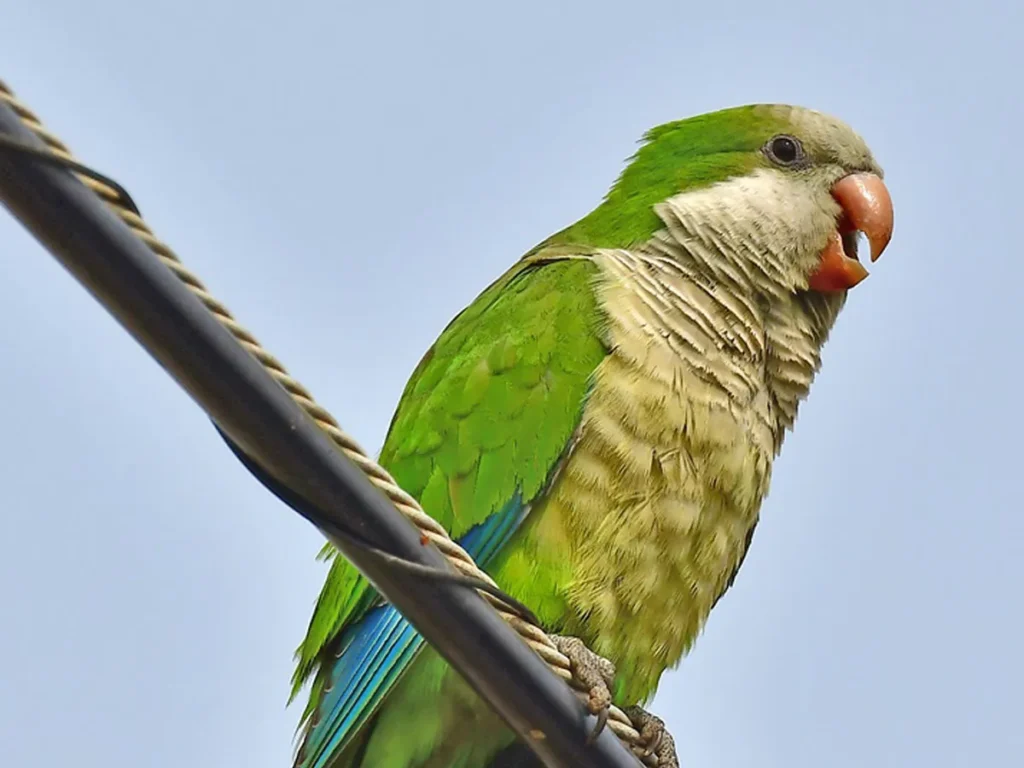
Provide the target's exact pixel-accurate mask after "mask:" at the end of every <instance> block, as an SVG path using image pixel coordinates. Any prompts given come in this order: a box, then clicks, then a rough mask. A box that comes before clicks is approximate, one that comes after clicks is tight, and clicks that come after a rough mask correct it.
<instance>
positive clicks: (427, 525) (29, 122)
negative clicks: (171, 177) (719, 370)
mask: <svg viewBox="0 0 1024 768" xmlns="http://www.w3.org/2000/svg"><path fill="white" fill-rule="evenodd" d="M0 102H2V103H4V104H6V105H7V106H8V107H10V108H11V109H12V110H13V111H14V112H15V113H16V114H17V115H18V117H19V118H20V119H21V121H22V122H23V123H24V124H25V126H26V127H28V128H29V129H30V130H31V131H32V132H33V133H35V135H36V136H38V137H39V138H40V139H41V140H42V141H43V142H44V143H45V144H46V147H47V149H48V150H49V151H50V152H51V153H52V154H53V155H55V156H57V157H58V158H61V159H63V160H66V161H68V162H69V163H74V164H79V165H80V163H79V161H78V160H76V159H75V158H74V156H73V155H72V154H71V151H70V150H69V149H68V147H67V146H66V145H65V144H64V143H63V142H62V141H61V140H60V139H59V138H57V136H55V135H54V134H53V133H52V132H50V131H49V130H48V129H47V128H46V127H45V126H44V125H43V123H42V121H41V120H40V119H39V118H38V117H37V116H36V115H35V113H34V112H32V110H31V109H29V108H28V107H27V106H26V105H25V104H24V103H22V102H21V101H19V100H18V99H17V98H16V97H15V95H14V93H13V92H12V91H11V90H10V88H9V87H8V86H7V85H6V84H5V83H4V82H3V81H2V80H0ZM75 176H76V177H77V178H78V179H79V180H80V181H81V182H82V183H83V184H85V185H86V187H88V188H89V189H90V190H92V191H93V192H94V193H95V194H96V195H97V196H99V198H100V199H101V200H103V202H104V203H106V204H107V206H108V207H109V208H110V209H111V210H112V211H113V212H114V213H115V214H116V215H117V216H118V217H119V218H120V219H121V221H123V222H124V223H125V224H126V225H127V226H128V227H129V229H131V230H132V232H133V233H134V234H135V235H136V236H137V237H139V238H140V239H141V240H142V241H143V242H144V243H145V244H146V245H147V246H148V247H149V249H150V251H152V252H153V254H154V255H155V256H156V257H157V258H158V259H159V260H160V261H161V263H163V264H164V265H165V266H166V267H167V268H168V269H170V270H171V271H172V272H173V273H174V275H175V276H176V277H177V278H178V279H179V280H180V281H181V282H182V283H184V285H185V286H186V287H187V288H188V289H189V291H191V292H192V294H194V295H195V296H196V297H197V298H198V299H199V300H200V301H201V302H202V303H203V305H204V306H205V307H206V308H207V309H208V310H209V311H210V312H211V313H213V315H214V317H216V318H217V320H218V321H219V322H220V323H221V325H223V326H224V327H225V328H226V329H227V330H228V331H229V332H230V333H231V335H232V336H233V337H234V338H235V340H236V341H238V343H239V344H241V345H242V346H243V347H244V348H245V349H246V350H247V351H248V352H249V353H250V354H251V355H252V356H253V357H255V358H256V359H257V360H258V361H259V362H260V364H262V365H263V367H264V368H265V369H266V371H267V372H268V373H269V374H270V375H271V376H272V377H273V378H274V380H275V381H277V383H278V384H280V385H281V386H282V387H284V389H285V391H287V392H288V394H289V395H291V397H292V398H293V399H294V400H295V402H296V403H298V405H299V406H300V407H301V408H302V409H303V410H304V411H305V412H306V413H307V414H309V416H310V417H311V418H312V419H313V421H314V422H315V423H316V425H317V426H318V427H320V429H322V430H323V431H324V432H326V433H327V434H328V435H329V436H330V438H331V440H332V441H333V442H334V443H335V445H337V447H338V448H339V449H340V450H341V452H342V453H343V454H344V455H345V456H346V458H348V459H349V460H350V461H351V462H353V463H354V464H355V465H356V466H357V467H359V469H360V470H361V471H362V472H363V474H364V475H366V477H367V478H368V479H369V480H370V482H371V483H373V485H374V486H375V487H376V488H377V489H378V490H380V491H381V492H382V493H383V494H384V495H385V496H387V498H388V499H389V500H390V501H391V502H392V503H393V504H394V505H395V507H397V508H398V510H399V511H400V512H401V513H402V514H403V515H405V517H406V518H408V519H409V521H410V522H411V523H412V524H413V525H415V526H416V528H417V529H418V530H419V531H420V533H421V534H422V536H423V537H425V538H426V539H427V540H428V541H430V542H431V543H432V544H434V546H436V547H437V548H438V549H439V550H440V551H441V553H442V554H443V555H444V556H445V558H446V559H447V560H448V562H449V563H451V565H452V566H453V567H454V568H455V569H456V571H458V572H459V573H460V574H462V575H464V576H467V577H469V578H474V579H480V580H482V581H484V582H486V583H488V584H491V585H493V586H495V587H496V586H497V585H496V584H495V582H494V581H493V579H491V577H490V576H489V575H488V574H487V573H486V572H485V571H483V570H482V569H481V568H479V567H478V566H477V565H476V563H475V562H474V561H473V558H471V557H470V556H469V554H468V553H467V552H466V551H465V550H464V549H463V548H462V547H460V546H459V545H458V544H457V543H456V542H454V541H453V540H452V539H451V538H450V537H449V536H448V533H447V531H445V530H444V528H442V527H441V525H440V524H439V523H438V522H437V521H436V520H434V519H433V518H432V517H430V515H428V514H427V513H426V512H424V511H423V508H422V507H421V506H420V505H419V503H418V502H417V501H416V499H414V498H413V497H412V496H411V495H409V494H408V493H407V492H406V491H405V490H403V489H402V487H401V486H399V485H398V483H397V482H395V479H394V478H393V477H392V476H391V475H390V474H389V473H388V471H387V470H385V469H384V468H383V467H382V466H380V465H379V464H378V463H377V462H375V461H374V460H373V459H372V458H370V456H369V455H368V454H367V453H366V451H365V450H363V448H362V447H361V446H360V445H359V444H358V443H357V442H356V441H355V440H354V439H353V438H352V437H351V436H349V435H348V434H347V433H346V432H345V431H344V430H343V429H342V428H341V425H340V424H339V423H338V421H337V419H335V418H334V416H332V415H331V414H330V412H328V411H327V409H326V408H324V407H323V406H322V405H320V404H319V403H317V402H316V400H315V399H314V398H313V395H312V394H310V392H309V391H308V390H307V389H306V388H305V387H304V386H303V385H302V384H301V383H300V382H299V381H297V380H296V379H295V378H293V377H292V375H291V374H289V373H288V371H287V369H286V368H285V367H284V365H283V364H282V363H281V362H280V361H279V360H278V359H277V358H276V357H274V356H273V355H272V354H271V353H270V352H268V351H267V350H266V349H264V347H263V346H262V345H261V344H260V343H259V341H257V340H256V337H255V336H253V335H252V333H251V332H250V331H249V330H248V329H246V328H245V327H244V326H243V325H242V324H241V323H239V322H238V320H236V319H235V317H234V316H233V315H232V314H231V312H230V311H229V310H228V309H227V307H225V306H224V304H222V303H221V302H220V301H219V300H218V299H217V298H216V297H215V296H213V294H211V293H210V292H209V291H208V290H207V288H206V286H205V285H203V282H202V281H201V280H200V279H199V277H198V276H196V274H195V273H193V272H192V271H190V270H189V269H188V268H187V267H186V266H185V265H184V264H183V263H182V261H181V259H180V258H179V257H178V255H177V254H176V253H174V251H172V250H171V248H170V247H169V246H168V245H167V244H165V243H164V242H162V241H161V240H160V239H159V238H157V237H156V235H154V234H153V232H152V230H151V229H150V228H149V226H148V225H147V224H146V222H145V221H144V220H143V219H142V217H141V216H140V215H139V214H138V213H137V212H136V211H134V210H133V209H132V203H131V200H130V199H129V198H126V196H125V194H124V191H123V190H120V189H117V188H116V187H114V186H111V185H110V184H108V183H105V182H104V181H101V180H99V179H97V178H94V177H92V176H88V175H85V174H83V173H79V172H75ZM478 594H480V595H481V596H482V597H483V598H484V599H485V600H487V601H488V602H489V603H490V604H491V606H492V607H493V608H494V610H496V611H497V612H498V614H499V615H500V616H501V618H502V619H503V620H504V621H505V622H507V623H508V624H509V625H510V626H511V627H512V628H513V629H514V630H515V631H516V633H518V634H519V636H520V637H521V638H522V640H523V641H524V642H525V643H526V644H527V645H528V646H529V647H530V648H532V649H533V650H534V651H535V652H536V653H537V654H538V655H539V656H540V657H541V658H542V659H543V660H544V662H545V663H547V665H548V666H549V667H550V668H551V669H552V670H553V671H554V673H555V674H556V675H558V676H559V677H560V678H562V679H563V680H565V681H566V682H567V683H569V684H570V685H572V687H573V688H574V689H575V690H576V693H577V695H578V696H579V697H580V698H581V699H582V700H583V701H586V700H587V693H586V686H585V685H583V684H582V683H580V682H579V681H578V680H576V679H575V678H574V677H573V674H572V666H571V664H570V661H569V659H568V658H567V657H566V656H565V655H564V654H562V653H561V652H560V651H559V650H558V649H557V648H556V647H555V644H554V642H552V640H551V638H549V637H548V636H547V635H546V634H545V633H544V631H543V630H542V629H541V628H540V627H539V626H537V625H536V624H534V623H532V622H529V621H527V620H525V619H524V618H522V617H521V616H519V615H517V614H516V613H515V611H514V610H513V609H512V608H510V607H509V606H507V605H505V604H504V603H502V601H501V600H500V599H499V598H498V597H496V596H494V595H491V594H489V593H487V592H481V591H478ZM608 727H609V728H611V730H612V731H613V732H614V733H615V735H616V736H618V737H619V739H620V740H622V741H623V742H624V743H625V744H626V745H627V746H629V747H630V748H631V749H632V751H633V753H634V754H635V755H636V756H637V757H638V758H639V759H640V760H641V761H643V762H644V763H645V764H647V765H651V766H654V765H656V761H655V760H654V756H653V755H651V754H650V753H649V752H648V750H647V749H646V748H645V747H644V746H643V742H642V741H641V738H640V734H639V733H638V732H637V730H636V729H635V728H634V727H633V724H632V722H631V720H630V719H629V717H627V715H626V714H625V713H624V712H623V711H622V710H620V709H618V708H617V707H615V706H614V705H612V706H611V707H610V709H609V710H608Z"/></svg>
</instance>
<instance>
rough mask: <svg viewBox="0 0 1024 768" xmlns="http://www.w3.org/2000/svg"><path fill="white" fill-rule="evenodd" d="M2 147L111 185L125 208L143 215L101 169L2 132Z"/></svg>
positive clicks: (125, 191) (122, 188)
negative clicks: (23, 142) (98, 169)
mask: <svg viewBox="0 0 1024 768" xmlns="http://www.w3.org/2000/svg"><path fill="white" fill-rule="evenodd" d="M0 149H6V150H8V151H12V152H19V153H21V154H23V155H29V156H30V157H34V158H35V159H36V160H41V161H42V162H44V163H46V164H47V165H54V166H57V167H58V168H67V169H68V170H71V171H74V172H75V173H80V174H82V175H83V176H88V177H89V178H90V179H92V180H93V181H98V182H99V183H100V184H104V185H105V186H108V187H110V188H111V189H112V190H114V191H115V192H116V193H117V197H118V202H120V203H121V205H123V206H124V207H125V208H127V209H128V210H129V211H131V212H132V213H134V214H135V215H136V216H139V217H141V216H142V211H140V210H139V207H138V206H137V205H135V201H134V200H133V199H132V196H131V195H129V194H128V190H127V189H125V188H124V187H122V186H121V185H120V184H118V183H117V182H116V181H114V180H113V179H112V178H110V177H109V176H104V175H103V174H102V173H100V172H99V171H96V170H93V169H92V168H90V167H89V166H87V165H85V164H83V163H80V162H78V161H77V160H75V159H74V158H71V157H64V156H62V155H55V154H53V152H51V151H50V150H48V149H41V148H40V147H32V146H29V145H28V144H22V143H21V142H20V141H18V140H17V139H12V138H11V137H10V136H6V135H3V134H0Z"/></svg>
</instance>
